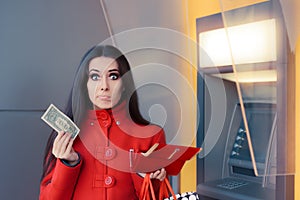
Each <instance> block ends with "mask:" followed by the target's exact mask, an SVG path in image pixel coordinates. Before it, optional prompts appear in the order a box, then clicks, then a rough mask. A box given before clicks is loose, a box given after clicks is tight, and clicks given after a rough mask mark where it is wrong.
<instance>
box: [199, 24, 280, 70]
mask: <svg viewBox="0 0 300 200" xmlns="http://www.w3.org/2000/svg"><path fill="white" fill-rule="evenodd" d="M199 45H200V50H199V54H200V55H199V58H200V67H201V68H204V67H220V66H228V65H232V63H233V62H234V63H235V64H236V65H238V64H249V63H261V62H269V61H275V60H276V59H277V54H276V22H275V19H268V20H263V21H258V22H253V23H248V24H243V25H238V26H232V27H228V28H227V32H226V29H225V28H222V29H216V30H211V31H207V32H202V33H200V34H199ZM230 49H231V51H230ZM231 52H232V57H231Z"/></svg>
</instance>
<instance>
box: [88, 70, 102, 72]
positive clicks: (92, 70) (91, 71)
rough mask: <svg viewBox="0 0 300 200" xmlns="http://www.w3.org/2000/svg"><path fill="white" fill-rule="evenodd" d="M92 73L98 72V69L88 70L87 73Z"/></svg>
mask: <svg viewBox="0 0 300 200" xmlns="http://www.w3.org/2000/svg"><path fill="white" fill-rule="evenodd" d="M92 71H95V72H100V71H99V70H98V69H90V70H89V72H92Z"/></svg>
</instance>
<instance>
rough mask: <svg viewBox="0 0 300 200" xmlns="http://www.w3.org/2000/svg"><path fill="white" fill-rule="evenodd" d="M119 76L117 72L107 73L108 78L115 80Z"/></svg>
mask: <svg viewBox="0 0 300 200" xmlns="http://www.w3.org/2000/svg"><path fill="white" fill-rule="evenodd" d="M119 77H120V75H119V74H115V73H113V74H110V75H109V78H110V79H111V80H117V79H118V78H119Z"/></svg>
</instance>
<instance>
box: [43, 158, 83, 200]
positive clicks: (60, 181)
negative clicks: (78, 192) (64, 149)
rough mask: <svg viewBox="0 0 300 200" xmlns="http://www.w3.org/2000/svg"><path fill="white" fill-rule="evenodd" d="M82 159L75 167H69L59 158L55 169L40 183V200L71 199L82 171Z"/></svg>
mask: <svg viewBox="0 0 300 200" xmlns="http://www.w3.org/2000/svg"><path fill="white" fill-rule="evenodd" d="M81 166H82V161H80V163H79V164H78V165H76V166H75V167H68V166H66V165H64V164H63V163H62V161H60V160H59V159H57V161H56V164H55V167H54V168H53V170H52V171H51V172H50V173H49V174H48V175H47V176H45V177H44V179H43V180H42V182H41V185H40V197H39V199H40V200H61V199H64V200H69V199H71V198H72V195H73V191H74V188H75V185H76V182H77V179H78V176H79V173H80V168H81Z"/></svg>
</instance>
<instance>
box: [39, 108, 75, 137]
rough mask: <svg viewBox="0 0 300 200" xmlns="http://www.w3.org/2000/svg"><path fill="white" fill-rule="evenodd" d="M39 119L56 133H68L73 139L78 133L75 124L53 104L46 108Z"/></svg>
mask: <svg viewBox="0 0 300 200" xmlns="http://www.w3.org/2000/svg"><path fill="white" fill-rule="evenodd" d="M41 119H42V120H43V121H45V122H46V123H47V124H48V125H49V126H50V127H51V128H53V129H54V130H55V131H57V132H60V131H64V132H67V133H70V134H71V137H72V138H75V137H76V136H77V135H78V133H79V131H80V129H79V128H78V127H77V126H76V124H75V123H74V122H73V121H72V120H71V119H70V118H69V117H68V116H66V115H65V114H64V113H63V112H61V111H60V110H59V109H58V108H56V107H55V106H54V105H53V104H51V105H50V106H49V107H48V109H47V110H46V112H45V113H44V114H43V116H42V117H41Z"/></svg>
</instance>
